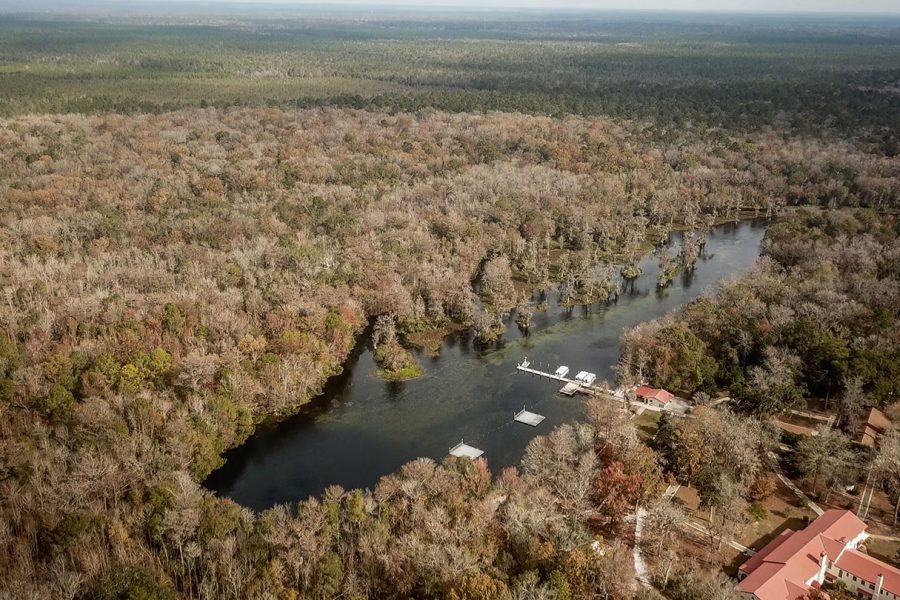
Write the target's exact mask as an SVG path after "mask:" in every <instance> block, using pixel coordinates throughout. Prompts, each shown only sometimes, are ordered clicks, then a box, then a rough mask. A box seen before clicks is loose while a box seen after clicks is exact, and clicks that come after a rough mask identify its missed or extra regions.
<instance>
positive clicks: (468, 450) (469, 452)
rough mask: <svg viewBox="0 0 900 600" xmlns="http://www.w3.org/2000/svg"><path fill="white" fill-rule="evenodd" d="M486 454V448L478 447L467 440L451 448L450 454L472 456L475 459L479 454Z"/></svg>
mask: <svg viewBox="0 0 900 600" xmlns="http://www.w3.org/2000/svg"><path fill="white" fill-rule="evenodd" d="M482 454H484V450H481V449H479V448H476V447H475V446H470V445H468V444H466V443H465V442H460V443H458V444H457V445H455V446H453V447H452V448H450V456H456V457H458V458H463V457H465V458H471V459H472V460H475V459H476V458H478V457H479V456H481V455H482Z"/></svg>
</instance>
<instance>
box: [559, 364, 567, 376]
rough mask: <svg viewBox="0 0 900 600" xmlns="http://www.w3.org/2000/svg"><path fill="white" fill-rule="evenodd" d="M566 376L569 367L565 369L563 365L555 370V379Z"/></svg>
mask: <svg viewBox="0 0 900 600" xmlns="http://www.w3.org/2000/svg"><path fill="white" fill-rule="evenodd" d="M568 374H569V367H567V366H565V365H563V366H561V367H560V368H558V369H557V370H556V376H557V377H565V376H566V375H568Z"/></svg>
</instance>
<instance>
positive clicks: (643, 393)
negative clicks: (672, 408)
mask: <svg viewBox="0 0 900 600" xmlns="http://www.w3.org/2000/svg"><path fill="white" fill-rule="evenodd" d="M634 395H635V396H637V397H638V398H640V399H641V400H643V401H644V402H647V403H653V404H656V405H657V406H666V405H667V404H668V403H669V402H671V401H672V398H674V397H675V395H674V394H670V393H669V392H667V391H666V390H662V389H659V388H652V387H650V386H647V385H641V386H638V387H637V389H635V390H634Z"/></svg>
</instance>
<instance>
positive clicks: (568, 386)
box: [516, 358, 613, 396]
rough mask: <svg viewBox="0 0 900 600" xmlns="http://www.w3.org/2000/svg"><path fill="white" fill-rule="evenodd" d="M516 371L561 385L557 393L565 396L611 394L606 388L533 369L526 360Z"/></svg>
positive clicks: (517, 366) (518, 365)
mask: <svg viewBox="0 0 900 600" xmlns="http://www.w3.org/2000/svg"><path fill="white" fill-rule="evenodd" d="M516 370H517V371H519V372H521V373H528V374H529V375H537V376H538V377H543V378H544V379H552V380H553V381H558V382H560V383H562V384H563V387H562V389H560V390H559V391H560V392H561V393H563V394H565V395H566V396H574V395H575V394H579V393H580V394H593V395H597V394H612V393H613V392H612V391H610V390H609V389H608V388H607V387H606V386H603V387H602V388H601V387H599V386H595V385H593V384H590V385H587V384H585V383H584V382H583V381H578V380H577V379H569V378H568V377H566V376H564V375H557V374H556V373H550V372H548V371H542V370H540V369H536V368H534V365H532V363H530V362H528V359H527V358H526V359H525V360H523V361H522V362H521V363H519V364H517V365H516Z"/></svg>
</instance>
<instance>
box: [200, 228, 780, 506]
mask: <svg viewBox="0 0 900 600" xmlns="http://www.w3.org/2000/svg"><path fill="white" fill-rule="evenodd" d="M764 233H765V223H764V222H763V221H743V222H741V223H737V224H729V225H722V226H720V227H717V228H716V229H715V230H714V231H713V233H712V235H711V236H710V239H709V242H708V243H707V245H706V250H705V253H704V255H703V257H702V258H701V260H700V261H699V262H698V264H697V268H696V269H695V271H694V272H693V273H692V274H690V275H688V276H683V277H680V278H678V279H676V280H675V281H674V282H673V283H672V285H671V286H670V287H669V288H667V289H665V290H662V291H657V289H656V278H657V275H658V267H657V264H656V261H657V259H656V258H655V257H654V256H647V257H645V258H644V260H643V261H642V263H641V267H642V268H643V275H642V276H641V277H640V278H638V279H637V280H636V281H634V282H633V284H629V285H628V287H627V289H626V291H625V293H624V294H622V295H621V296H620V298H619V300H618V301H617V302H616V303H614V304H610V305H608V306H595V307H591V308H589V309H588V308H584V309H582V308H576V309H575V310H574V311H572V312H571V313H567V311H566V310H564V309H563V308H561V307H560V306H559V305H558V304H557V302H556V298H555V297H551V298H550V299H549V302H550V308H549V310H548V311H546V312H545V313H536V314H535V317H534V326H533V328H532V331H531V334H530V335H529V336H527V337H523V336H522V335H521V334H520V333H519V331H518V329H517V328H516V326H515V325H514V324H513V322H512V317H510V321H509V323H508V326H507V332H506V334H505V336H504V339H503V343H502V345H501V347H499V348H493V349H490V350H479V349H476V348H475V347H474V346H473V344H472V341H471V339H470V338H469V336H468V335H465V334H464V335H456V336H452V337H449V338H447V339H446V340H445V341H444V344H443V346H442V348H441V351H440V354H439V356H437V357H429V356H428V355H427V354H425V353H419V354H418V358H419V360H420V361H421V362H422V365H423V366H424V368H425V375H424V376H423V377H421V378H420V379H416V380H414V381H408V382H404V383H389V382H385V381H382V380H380V379H378V378H377V377H376V376H375V369H376V367H375V364H374V362H373V360H372V350H371V348H370V347H366V348H363V349H362V351H360V352H357V353H356V354H355V355H354V357H353V358H352V359H351V360H350V361H349V363H348V365H347V366H346V368H345V371H344V373H343V375H342V376H340V377H339V378H337V379H336V380H335V381H332V382H331V383H330V385H329V386H328V389H327V391H326V393H325V394H324V395H323V397H321V398H318V399H316V400H314V401H313V402H312V403H311V404H310V405H309V406H308V407H306V409H304V411H303V412H301V413H300V414H298V415H296V416H294V417H292V418H290V419H288V420H286V421H284V422H282V423H279V424H274V425H265V426H262V427H260V428H259V429H258V430H257V432H256V434H255V435H254V436H253V437H251V438H250V439H249V440H248V441H247V442H246V443H245V444H244V445H242V446H240V447H238V448H235V449H233V450H231V451H229V452H228V453H227V454H226V455H225V458H226V461H227V462H226V464H225V466H223V467H222V468H221V469H219V470H218V471H216V472H215V473H213V474H212V475H211V476H210V478H209V479H208V480H207V481H206V486H207V487H208V488H209V489H211V490H213V491H215V492H216V493H217V494H219V495H221V496H228V497H230V498H232V499H233V500H235V501H236V502H238V503H240V504H243V505H245V506H248V507H251V508H254V509H264V508H268V507H270V506H273V505H274V504H277V503H282V502H292V501H297V500H301V499H305V498H307V497H309V496H311V495H318V494H320V493H321V492H322V491H323V490H324V489H325V488H326V487H328V486H329V485H332V484H337V485H341V486H343V487H344V488H347V489H350V488H357V487H371V486H373V485H374V484H375V483H376V482H377V480H378V479H379V478H380V477H382V476H383V475H386V474H388V473H390V472H392V471H394V470H396V469H397V468H398V467H400V466H401V465H402V464H404V463H406V462H408V461H410V460H412V459H414V458H417V457H423V456H424V457H431V458H434V459H436V460H441V459H443V458H444V457H445V456H446V455H447V451H448V449H449V448H450V447H451V446H452V445H454V444H455V443H457V442H459V441H460V440H461V439H465V441H466V443H469V444H472V445H474V446H477V447H479V448H481V449H482V450H484V451H485V458H487V460H488V464H489V465H490V466H491V469H492V470H494V471H495V472H496V471H499V470H500V469H502V468H503V467H507V466H510V465H515V464H517V463H518V462H519V460H520V458H521V456H522V452H523V450H524V449H525V446H526V445H527V444H528V442H529V441H530V440H531V439H532V438H533V437H534V436H536V435H540V434H544V433H548V432H549V431H550V430H551V429H552V428H553V427H555V426H557V425H559V424H561V423H565V422H569V421H572V420H574V419H577V418H578V417H580V416H581V414H582V403H581V401H580V400H578V398H567V397H564V396H561V395H559V394H557V388H558V385H556V384H555V383H551V382H550V381H547V380H542V379H537V378H535V377H532V376H527V375H521V374H517V372H516V363H517V362H519V361H521V360H522V358H523V357H524V356H527V357H528V358H529V360H531V361H532V362H540V363H543V364H545V365H554V368H555V366H556V365H567V366H569V367H570V368H571V369H572V372H573V373H575V372H578V371H581V370H586V371H592V372H594V373H597V374H598V376H599V377H600V378H601V379H603V378H605V379H607V380H609V381H612V379H613V372H612V367H613V365H614V364H615V362H616V360H617V358H618V354H619V351H618V340H619V336H620V335H621V333H622V332H623V331H624V330H626V329H628V328H630V327H633V326H634V325H636V324H638V323H640V322H642V321H648V320H651V319H654V318H656V317H659V316H661V315H664V314H665V313H667V312H669V311H671V310H672V309H674V308H676V307H678V306H680V305H682V304H685V303H687V302H690V301H691V300H693V299H694V298H696V297H697V296H699V295H700V294H702V293H703V292H706V291H710V290H711V289H712V288H713V286H714V285H715V284H716V283H717V282H719V281H721V280H723V279H725V278H727V277H728V276H729V275H732V274H735V273H740V272H742V271H745V270H746V269H748V268H749V267H750V266H751V265H752V264H753V262H754V261H755V260H756V258H757V257H758V256H759V250H760V242H761V241H762V237H763V234H764ZM679 242H680V236H679V234H677V233H676V234H673V236H672V244H673V245H675V246H677V245H678V243H679ZM523 406H524V407H526V408H527V409H528V410H531V411H533V412H537V413H540V414H542V415H544V416H545V417H546V420H545V421H544V422H543V423H541V424H540V425H539V426H538V427H536V428H531V427H528V426H526V425H521V424H518V423H515V422H513V421H512V417H513V414H514V413H515V412H516V411H518V410H520V409H522V407H523Z"/></svg>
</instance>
